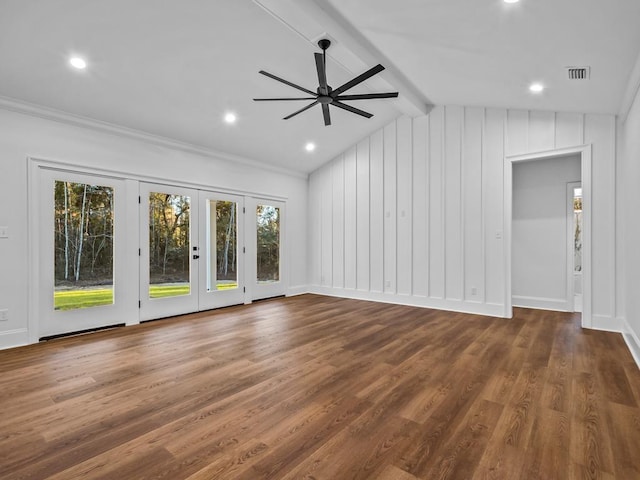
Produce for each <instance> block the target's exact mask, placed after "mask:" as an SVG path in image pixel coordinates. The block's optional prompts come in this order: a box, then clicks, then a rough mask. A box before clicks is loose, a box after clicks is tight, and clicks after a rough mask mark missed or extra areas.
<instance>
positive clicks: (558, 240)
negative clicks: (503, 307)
mask: <svg viewBox="0 0 640 480" xmlns="http://www.w3.org/2000/svg"><path fill="white" fill-rule="evenodd" d="M579 181H580V156H579V155H573V156H570V157H556V158H550V159H545V160H536V161H530V162H518V163H515V164H514V165H513V213H512V215H513V222H512V231H511V239H512V247H511V248H512V250H511V258H512V260H511V261H512V264H511V269H512V274H511V275H512V277H511V282H512V296H513V305H514V306H520V307H530V308H545V309H549V310H562V311H573V298H571V299H568V298H567V297H568V292H567V276H568V269H569V266H568V262H569V259H568V258H567V244H568V243H569V242H570V241H572V240H573V238H571V239H569V238H567V233H568V232H567V208H568V206H567V183H569V182H579ZM569 300H570V301H569ZM568 301H569V303H568Z"/></svg>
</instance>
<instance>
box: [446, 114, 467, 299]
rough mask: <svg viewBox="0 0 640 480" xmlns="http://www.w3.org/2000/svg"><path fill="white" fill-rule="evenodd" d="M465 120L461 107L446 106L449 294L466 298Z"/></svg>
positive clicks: (448, 296)
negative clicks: (463, 226)
mask: <svg viewBox="0 0 640 480" xmlns="http://www.w3.org/2000/svg"><path fill="white" fill-rule="evenodd" d="M462 120H463V109H462V108H461V107H446V115H445V155H444V165H445V166H444V176H445V182H444V183H445V191H444V194H445V216H444V230H445V263H446V266H445V271H446V275H445V296H446V298H448V299H452V300H462V283H463V281H462V259H463V257H462V255H463V250H462V224H461V219H462V218H463V216H462V188H461V179H462V176H461V172H462V170H461V167H462V156H461V155H462V152H461V144H462Z"/></svg>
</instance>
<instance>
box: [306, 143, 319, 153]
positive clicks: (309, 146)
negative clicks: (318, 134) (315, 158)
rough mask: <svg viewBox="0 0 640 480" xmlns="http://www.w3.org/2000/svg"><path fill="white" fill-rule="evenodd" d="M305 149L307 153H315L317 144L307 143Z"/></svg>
mask: <svg viewBox="0 0 640 480" xmlns="http://www.w3.org/2000/svg"><path fill="white" fill-rule="evenodd" d="M304 149H305V150H306V151H307V152H313V151H314V150H315V149H316V144H315V143H311V142H309V143H307V144H306V145H305V146H304Z"/></svg>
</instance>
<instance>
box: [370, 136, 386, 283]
mask: <svg viewBox="0 0 640 480" xmlns="http://www.w3.org/2000/svg"><path fill="white" fill-rule="evenodd" d="M383 135H384V134H383V131H382V130H378V131H377V132H376V133H374V134H373V135H371V138H370V141H369V170H370V184H369V189H370V191H369V197H370V198H371V208H370V210H369V221H370V224H369V230H370V243H369V247H370V251H369V257H370V259H371V269H370V288H371V291H372V292H383V291H384V220H385V217H384V161H383V156H384V138H383Z"/></svg>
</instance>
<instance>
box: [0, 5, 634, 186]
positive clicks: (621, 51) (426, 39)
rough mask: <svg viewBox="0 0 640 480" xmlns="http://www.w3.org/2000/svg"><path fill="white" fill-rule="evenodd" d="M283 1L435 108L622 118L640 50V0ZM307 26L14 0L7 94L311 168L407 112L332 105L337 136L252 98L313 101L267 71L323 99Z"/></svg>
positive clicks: (212, 13) (312, 119)
mask: <svg viewBox="0 0 640 480" xmlns="http://www.w3.org/2000/svg"><path fill="white" fill-rule="evenodd" d="M270 1H271V3H276V4H277V3H278V2H280V3H281V5H282V8H293V7H291V5H294V4H295V6H296V8H303V7H304V5H307V6H309V5H314V6H315V7H320V8H322V9H324V11H326V12H327V13H328V14H329V16H330V18H332V19H334V20H335V22H326V25H325V26H326V28H325V30H324V31H325V32H327V33H328V34H329V35H334V36H338V37H340V32H335V31H332V29H334V28H337V27H336V25H343V26H346V29H347V30H349V29H351V31H352V33H353V35H352V36H347V37H344V35H343V37H342V38H344V39H345V40H344V41H343V45H342V47H345V46H346V47H347V48H348V49H351V51H352V52H357V53H359V54H360V55H359V56H360V58H361V60H362V61H361V62H360V63H361V65H367V67H368V66H373V63H372V62H371V60H374V61H375V63H378V62H380V63H383V64H384V65H385V66H387V67H388V71H387V72H383V73H382V74H381V75H380V76H381V77H382V78H383V79H385V80H387V82H388V83H389V84H391V85H392V88H397V89H399V90H400V92H401V97H402V93H403V91H404V90H403V88H405V87H407V85H406V83H405V84H403V83H402V81H400V82H399V81H398V79H403V78H406V79H408V81H409V83H411V84H413V86H414V87H417V91H419V92H420V93H421V94H422V95H423V98H424V100H425V102H426V101H429V102H431V103H434V104H457V105H483V106H497V107H514V108H531V109H545V110H558V111H580V112H602V113H616V112H617V111H618V109H619V107H620V103H621V99H622V96H623V93H624V88H625V86H626V84H627V81H628V78H629V74H630V72H631V69H632V68H633V65H634V62H635V60H636V58H637V56H638V53H639V52H640V28H638V25H640V1H638V0H615V1H613V2H605V1H602V0H521V2H520V3H519V4H515V5H506V4H504V3H503V2H502V0H394V1H388V0H329V1H328V2H327V1H322V0H306V1H301V0H298V1H297V2H292V1H291V0H270ZM293 18H294V20H295V18H296V16H295V15H294V16H293ZM297 18H301V17H300V16H299V15H298V16H297ZM294 30H298V32H300V28H298V25H295V24H293V25H291V24H290V25H289V26H286V25H284V24H283V23H282V22H281V21H279V20H278V19H276V18H275V17H274V16H272V15H270V14H269V13H267V12H266V11H265V10H264V9H262V8H260V6H258V5H257V4H256V3H254V2H253V1H250V0H215V1H211V0H181V1H179V2H178V1H171V0H135V1H131V0H108V1H98V0H92V1H90V0H0V96H3V97H7V98H10V99H16V100H19V101H21V102H28V103H31V104H36V105H41V106H44V107H48V108H53V109H56V110H60V111H62V112H68V113H71V114H74V115H80V116H83V117H88V118H91V119H96V120H99V121H102V122H108V123H112V124H116V125H120V126H124V127H128V128H132V129H136V130H140V131H143V132H147V133H150V134H153V135H158V136H162V137H167V138H169V139H174V140H178V141H180V142H185V143H188V144H192V145H194V146H197V147H201V148H204V149H211V150H215V151H220V152H226V153H229V154H232V155H235V156H240V157H245V158H249V159H252V160H255V161H258V162H261V163H264V164H266V165H271V166H275V167H280V168H284V169H286V170H289V171H296V172H302V173H308V172H310V171H312V170H314V169H315V168H317V167H318V166H319V165H320V164H322V163H324V162H325V161H327V160H330V159H331V158H332V157H334V156H335V155H337V154H338V153H340V152H341V151H343V150H345V149H346V148H348V147H349V146H350V145H352V144H354V143H356V142H357V141H358V140H360V139H361V138H363V137H365V136H366V135H368V134H369V133H371V132H372V131H374V130H376V129H377V128H380V127H381V126H383V125H385V124H386V123H388V122H389V121H391V120H392V119H393V118H395V117H397V116H398V115H400V114H402V113H403V111H407V110H406V108H403V106H402V104H401V101H402V100H401V99H398V100H373V101H363V102H358V103H357V104H354V106H357V107H359V108H362V109H364V110H367V111H369V112H371V113H373V114H374V117H373V118H372V119H370V120H367V119H364V118H362V117H358V116H356V115H353V114H350V113H347V112H344V111H342V110H339V109H335V108H333V109H332V110H331V114H332V120H333V125H332V126H330V127H325V126H324V124H323V121H322V114H321V110H320V108H319V107H318V106H316V107H314V108H312V109H310V110H308V111H307V112H305V113H303V114H301V115H299V116H297V117H294V118H293V119H291V120H287V121H284V120H282V117H283V116H285V115H287V114H289V113H292V112H293V111H295V110H297V109H298V108H301V107H302V106H304V105H305V103H297V102H273V103H256V102H253V101H252V98H253V97H270V96H298V95H297V94H298V93H301V92H298V91H297V90H294V89H292V88H289V87H287V86H285V85H282V84H280V83H278V82H276V81H274V80H271V79H269V78H267V77H264V76H262V75H259V74H258V71H259V70H261V69H264V70H266V71H268V72H271V73H273V74H275V75H278V76H280V77H283V78H286V79H288V80H290V81H292V82H294V83H297V84H300V85H302V86H304V87H306V88H309V89H311V90H315V87H316V86H317V78H316V74H315V65H314V60H313V53H314V52H315V51H318V49H317V48H314V45H313V44H312V43H311V42H309V41H308V40H306V39H305V38H303V36H302V35H300V34H299V33H296V32H295V31H294ZM343 33H344V32H343ZM344 43H346V45H345V44H344ZM349 43H351V44H349ZM330 52H331V50H330ZM336 52H337V50H336ZM363 52H366V55H364V56H363V55H362V53H363ZM71 54H79V55H83V56H85V57H86V58H87V61H88V63H89V67H88V69H87V70H86V71H84V72H79V71H74V70H73V69H71V68H70V67H69V66H68V64H67V59H68V56H69V55H71ZM336 58H337V57H336ZM343 65H344V62H342V64H338V63H337V62H334V61H332V60H331V59H330V60H329V62H328V74H327V75H328V78H329V83H330V84H331V85H332V86H334V87H337V86H339V85H340V84H342V83H344V82H346V81H347V80H349V79H350V78H351V77H352V76H354V75H355V74H359V73H361V71H362V69H361V66H358V67H357V68H351V70H357V71H354V72H349V71H347V70H346V69H345V68H344V67H343ZM353 65H355V64H353ZM568 65H589V66H591V67H592V77H591V80H589V81H586V82H582V83H570V82H569V81H568V80H566V79H565V75H566V73H565V71H564V69H563V67H564V66H568ZM347 67H349V66H347ZM534 80H538V81H542V82H544V83H545V84H546V85H547V86H548V89H547V90H546V91H545V92H544V93H543V94H542V95H540V96H532V95H531V94H529V92H528V91H527V86H528V84H529V83H530V82H531V81H534ZM410 86H411V85H409V87H410ZM377 88H379V87H378V86H377V85H375V83H374V82H370V84H369V86H368V87H367V85H361V86H359V87H356V88H354V89H353V90H351V91H350V92H349V93H363V92H367V91H371V90H372V89H377ZM409 90H410V88H409V89H407V90H406V91H407V92H408V91H409ZM407 96H409V95H408V94H407ZM227 110H232V111H234V112H236V114H237V115H238V118H239V120H238V122H237V124H236V125H234V126H230V125H226V124H225V123H224V122H223V120H222V117H223V115H224V113H225V112H226V111H227ZM308 141H314V142H315V143H316V144H317V145H318V148H317V150H316V151H315V152H314V153H312V154H307V153H306V152H305V151H304V145H305V143H306V142H308Z"/></svg>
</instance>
